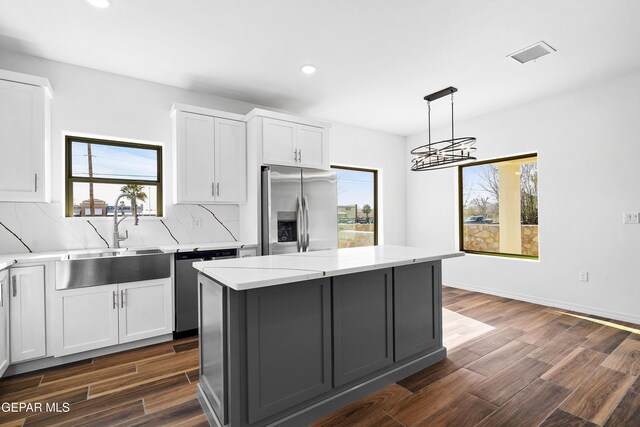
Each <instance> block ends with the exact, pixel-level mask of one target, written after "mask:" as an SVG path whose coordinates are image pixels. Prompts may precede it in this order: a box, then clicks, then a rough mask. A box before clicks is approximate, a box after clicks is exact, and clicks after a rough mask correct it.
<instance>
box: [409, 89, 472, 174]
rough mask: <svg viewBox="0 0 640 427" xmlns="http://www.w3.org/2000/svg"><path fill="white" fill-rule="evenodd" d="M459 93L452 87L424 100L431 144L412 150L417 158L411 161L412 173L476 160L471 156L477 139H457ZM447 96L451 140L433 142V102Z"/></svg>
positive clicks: (467, 137)
mask: <svg viewBox="0 0 640 427" xmlns="http://www.w3.org/2000/svg"><path fill="white" fill-rule="evenodd" d="M457 91H458V89H456V88H455V87H453V86H451V87H448V88H446V89H442V90H439V91H438V92H434V93H432V94H430V95H427V96H425V97H424V100H425V101H427V110H428V120H429V122H428V123H429V142H428V143H427V144H425V145H421V146H419V147H416V148H414V149H413V150H411V154H412V155H414V156H415V157H414V158H413V159H412V160H411V163H412V165H411V170H412V171H426V170H434V169H444V168H448V167H451V166H454V164H455V163H460V162H466V161H470V160H476V158H475V157H473V156H472V155H471V153H473V152H475V151H476V147H474V145H475V143H476V138H475V137H472V136H463V137H458V138H456V137H455V128H454V117H453V94H454V93H456V92H457ZM447 95H451V138H450V139H443V140H441V141H437V142H431V102H432V101H435V100H436V99H440V98H443V97H445V96H447Z"/></svg>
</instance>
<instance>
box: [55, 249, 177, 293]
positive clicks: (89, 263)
mask: <svg viewBox="0 0 640 427" xmlns="http://www.w3.org/2000/svg"><path fill="white" fill-rule="evenodd" d="M170 276H171V255H170V254H165V253H162V251H161V250H159V249H139V250H130V251H126V250H125V251H104V252H91V253H80V254H73V255H69V256H68V258H67V259H64V260H61V261H57V262H56V289H74V288H84V287H90V286H100V285H110V284H115V283H127V282H140V281H143V280H154V279H162V278H166V277H170Z"/></svg>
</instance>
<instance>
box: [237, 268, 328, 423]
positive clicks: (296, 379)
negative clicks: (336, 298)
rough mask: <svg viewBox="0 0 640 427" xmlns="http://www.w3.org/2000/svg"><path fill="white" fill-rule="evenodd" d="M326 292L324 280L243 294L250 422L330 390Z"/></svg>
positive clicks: (326, 286) (325, 280)
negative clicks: (245, 307) (245, 314)
mask: <svg viewBox="0 0 640 427" xmlns="http://www.w3.org/2000/svg"><path fill="white" fill-rule="evenodd" d="M330 293H331V289H330V281H329V279H320V280H313V281H309V282H301V283H295V284H291V285H280V286H274V287H272V288H263V289H254V290H251V291H248V292H247V369H248V371H247V383H248V390H249V391H248V392H249V396H248V397H249V403H248V404H249V423H250V424H251V423H254V422H256V421H258V420H261V419H263V418H266V417H268V416H270V415H273V414H276V413H278V412H280V411H283V410H285V409H289V408H291V407H293V406H295V405H297V404H299V403H302V402H304V401H306V400H309V399H311V398H313V397H315V396H318V395H320V394H322V393H324V392H326V391H329V390H331V303H330V302H331V301H330V298H331V297H330ZM283 373H286V374H284V375H283Z"/></svg>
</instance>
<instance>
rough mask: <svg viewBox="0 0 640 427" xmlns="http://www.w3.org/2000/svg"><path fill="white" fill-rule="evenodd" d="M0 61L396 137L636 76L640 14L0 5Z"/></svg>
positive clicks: (344, 3)
mask: <svg viewBox="0 0 640 427" xmlns="http://www.w3.org/2000/svg"><path fill="white" fill-rule="evenodd" d="M540 40H544V41H546V42H548V43H549V44H550V45H551V46H553V47H554V48H556V49H557V50H558V52H557V53H555V54H553V55H549V56H546V57H543V58H541V59H539V60H538V61H537V62H536V63H528V64H525V65H521V64H518V63H517V62H516V61H514V60H512V59H510V58H506V55H507V54H510V53H512V52H514V51H516V50H519V49H521V48H523V47H525V46H528V45H530V44H533V43H535V42H538V41H540ZM0 47H4V48H8V49H12V50H18V51H22V52H24V53H28V54H32V55H36V56H41V57H44V58H48V59H53V60H57V61H62V62H67V63H71V64H76V65H81V66H85V67H90V68H95V69H98V70H104V71H109V72H113V73H118V74H122V75H127V76H132V77H137V78H141V79H145V80H151V81H155V82H159V83H165V84H169V85H173V86H178V87H183V88H189V89H196V90H201V91H205V92H210V93H214V94H218V95H222V96H227V97H232V98H236V99H240V100H244V101H248V102H252V103H256V104H259V105H263V106H267V107H271V108H276V109H281V110H287V111H291V112H294V113H298V114H304V115H308V116H314V117H318V118H323V119H327V120H332V121H337V122H343V123H350V124H354V125H359V126H363V127H368V128H372V129H379V130H384V131H388V132H391V133H395V134H399V135H409V134H413V133H417V132H420V131H423V130H425V129H426V105H425V102H424V101H423V100H422V97H423V96H424V95H426V94H428V93H431V92H435V91H437V90H439V89H442V88H444V87H447V86H450V85H453V86H456V87H458V88H459V89H460V92H459V93H458V94H457V95H456V114H457V117H458V118H465V117H472V116H477V115H479V114H483V113H487V112H491V111H495V110H499V109H504V108H508V107H510V106H513V105H516V104H521V103H525V102H529V101H532V100H535V99H540V98H544V97H547V96H550V95H552V94H554V93H558V92H563V91H566V90H570V89H573V88H577V87H581V86H586V85H589V84H591V83H594V82H597V81H599V80H604V79H609V78H615V77H618V76H622V75H625V74H629V73H632V72H635V71H637V70H639V69H640V1H637V0H604V1H603V0H535V1H534V0H530V1H517V0H485V1H478V0H447V1H444V0H439V1H437V0H395V1H390V0H228V1H219V0H111V7H110V8H108V9H96V8H94V7H92V6H90V5H89V4H88V3H87V2H86V1H84V0H0ZM305 63H313V64H315V65H316V66H317V67H318V71H317V72H316V74H314V75H312V76H307V75H304V74H302V73H301V72H300V66H301V65H302V64H305ZM612 96H624V94H613V95H612ZM436 108H437V109H438V110H437V111H440V109H441V110H442V111H444V113H442V114H441V117H440V116H437V117H435V118H434V119H435V120H436V124H438V123H443V121H444V120H445V119H446V118H447V116H446V114H448V105H447V102H445V101H444V100H442V101H439V103H434V104H433V109H434V114H437V113H436Z"/></svg>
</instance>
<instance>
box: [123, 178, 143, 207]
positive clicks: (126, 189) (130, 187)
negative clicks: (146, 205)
mask: <svg viewBox="0 0 640 427" xmlns="http://www.w3.org/2000/svg"><path fill="white" fill-rule="evenodd" d="M120 191H122V192H123V193H124V194H128V195H129V196H131V197H134V198H135V200H140V201H141V202H146V201H147V193H145V192H144V187H143V186H142V185H137V184H127V185H124V186H122V187H121V188H120ZM140 205H141V206H142V204H140ZM137 209H138V207H137V206H131V213H133V212H136V213H137Z"/></svg>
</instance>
